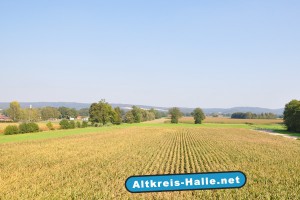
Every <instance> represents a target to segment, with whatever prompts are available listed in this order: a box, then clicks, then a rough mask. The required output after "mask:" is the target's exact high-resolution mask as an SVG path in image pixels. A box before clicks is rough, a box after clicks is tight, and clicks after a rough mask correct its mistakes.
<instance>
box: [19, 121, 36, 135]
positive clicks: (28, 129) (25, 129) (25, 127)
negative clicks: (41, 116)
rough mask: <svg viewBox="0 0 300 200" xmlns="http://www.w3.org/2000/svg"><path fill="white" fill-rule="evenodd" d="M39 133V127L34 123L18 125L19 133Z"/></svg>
mask: <svg viewBox="0 0 300 200" xmlns="http://www.w3.org/2000/svg"><path fill="white" fill-rule="evenodd" d="M39 131H40V128H39V126H38V125H37V124H36V123H34V122H30V123H22V124H20V125H19V133H34V132H39Z"/></svg>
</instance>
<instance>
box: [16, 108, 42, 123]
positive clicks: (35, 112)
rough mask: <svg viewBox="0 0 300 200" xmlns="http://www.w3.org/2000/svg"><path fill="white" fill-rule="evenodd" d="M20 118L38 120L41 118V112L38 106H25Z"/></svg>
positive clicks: (30, 120)
mask: <svg viewBox="0 0 300 200" xmlns="http://www.w3.org/2000/svg"><path fill="white" fill-rule="evenodd" d="M20 120H22V121H26V122H37V121H40V120H41V112H40V110H39V109H37V108H25V109H21V118H20Z"/></svg>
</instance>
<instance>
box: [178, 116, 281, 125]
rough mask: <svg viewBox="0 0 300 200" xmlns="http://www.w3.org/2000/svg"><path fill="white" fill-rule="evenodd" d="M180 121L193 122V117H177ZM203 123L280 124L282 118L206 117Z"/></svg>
mask: <svg viewBox="0 0 300 200" xmlns="http://www.w3.org/2000/svg"><path fill="white" fill-rule="evenodd" d="M179 122H180V123H188V124H193V123H194V118H193V117H182V118H180V119H179ZM203 122H204V123H217V124H247V123H250V124H280V123H283V120H282V119H231V118H225V117H206V118H205V120H204V121H203Z"/></svg>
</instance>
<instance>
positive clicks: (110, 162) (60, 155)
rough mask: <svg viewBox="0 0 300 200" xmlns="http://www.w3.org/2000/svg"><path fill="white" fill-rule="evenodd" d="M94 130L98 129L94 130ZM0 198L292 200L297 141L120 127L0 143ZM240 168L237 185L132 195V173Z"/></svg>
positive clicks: (223, 131)
mask: <svg viewBox="0 0 300 200" xmlns="http://www.w3.org/2000/svg"><path fill="white" fill-rule="evenodd" d="M95 130H97V129H95ZM0 148H1V151H0V166H1V173H0V190H1V193H0V199H145V198H154V199H288V198H289V199H297V198H298V197H299V194H300V177H299V174H300V168H299V166H300V154H299V152H300V141H299V140H290V139H286V138H283V137H277V136H272V135H268V134H261V133H260V132H256V131H252V130H246V129H233V128H206V127H201V128H200V127H174V128H173V127H163V128H162V127H134V126H131V127H125V128H118V129H111V130H107V131H102V132H98V133H86V134H81V135H73V136H68V137H63V138H54V139H44V140H36V141H26V142H18V143H14V142H13V143H4V144H0ZM231 170H240V171H243V172H244V173H245V174H246V175H247V178H248V180H247V184H246V185H245V186H244V187H243V188H241V189H227V190H224V189H222V190H207V191H206V190H201V191H182V192H161V193H145V194H131V193H129V192H127V190H126V189H125V186H124V183H125V180H126V178H127V177H129V176H131V175H145V174H172V173H192V172H211V171H231Z"/></svg>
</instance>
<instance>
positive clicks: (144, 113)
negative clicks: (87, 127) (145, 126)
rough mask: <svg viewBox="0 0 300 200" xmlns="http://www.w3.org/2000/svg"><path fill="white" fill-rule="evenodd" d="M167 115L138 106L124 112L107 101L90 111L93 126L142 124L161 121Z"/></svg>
mask: <svg viewBox="0 0 300 200" xmlns="http://www.w3.org/2000/svg"><path fill="white" fill-rule="evenodd" d="M165 116H166V113H163V112H159V111H157V110H154V109H153V108H152V109H150V110H145V109H142V108H139V107H137V106H132V109H131V110H129V111H127V112H124V111H123V110H121V109H120V108H119V107H116V108H113V107H112V106H111V105H109V104H108V103H107V102H106V101H105V100H101V101H99V102H98V103H93V104H92V105H91V106H90V109H89V120H90V122H92V124H95V125H97V124H98V123H99V124H101V125H106V124H109V123H111V124H117V125H118V124H121V123H122V122H125V123H140V122H144V121H149V120H154V119H159V118H161V117H165Z"/></svg>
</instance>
